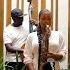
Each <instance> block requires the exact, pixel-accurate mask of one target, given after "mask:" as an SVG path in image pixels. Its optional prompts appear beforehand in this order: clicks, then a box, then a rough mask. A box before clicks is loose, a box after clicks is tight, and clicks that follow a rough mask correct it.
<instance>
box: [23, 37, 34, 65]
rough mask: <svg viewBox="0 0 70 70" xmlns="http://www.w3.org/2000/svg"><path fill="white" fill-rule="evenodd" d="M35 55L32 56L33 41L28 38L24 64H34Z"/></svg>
mask: <svg viewBox="0 0 70 70" xmlns="http://www.w3.org/2000/svg"><path fill="white" fill-rule="evenodd" d="M32 59H33V55H32V39H31V37H30V36H28V38H27V41H26V44H25V48H24V63H25V64H28V63H32Z"/></svg>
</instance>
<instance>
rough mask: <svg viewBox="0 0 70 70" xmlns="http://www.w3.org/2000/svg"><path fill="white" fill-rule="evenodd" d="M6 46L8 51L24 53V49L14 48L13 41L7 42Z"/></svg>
mask: <svg viewBox="0 0 70 70" xmlns="http://www.w3.org/2000/svg"><path fill="white" fill-rule="evenodd" d="M5 47H6V49H7V51H8V52H12V53H16V51H18V53H23V49H16V48H14V47H13V46H12V43H6V44H5Z"/></svg>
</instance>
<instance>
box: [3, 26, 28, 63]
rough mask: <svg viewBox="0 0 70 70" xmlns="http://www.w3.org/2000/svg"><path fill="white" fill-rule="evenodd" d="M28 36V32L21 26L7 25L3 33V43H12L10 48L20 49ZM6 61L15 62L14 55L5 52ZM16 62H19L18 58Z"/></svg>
mask: <svg viewBox="0 0 70 70" xmlns="http://www.w3.org/2000/svg"><path fill="white" fill-rule="evenodd" d="M28 34H29V31H28V30H27V29H26V28H24V27H23V26H19V27H13V26H12V25H9V26H7V28H6V29H5V31H4V43H5V44H6V43H12V47H14V48H21V47H22V45H23V44H24V43H25V41H26V38H27V36H28ZM6 61H10V62H16V55H15V54H14V53H13V54H12V53H10V52H7V53H6ZM18 61H21V60H20V58H18Z"/></svg>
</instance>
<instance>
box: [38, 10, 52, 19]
mask: <svg viewBox="0 0 70 70" xmlns="http://www.w3.org/2000/svg"><path fill="white" fill-rule="evenodd" d="M45 12H46V13H47V15H48V17H49V18H50V19H51V17H52V13H51V12H50V11H49V10H47V9H44V10H41V11H40V12H39V19H40V17H41V15H42V14H43V13H45Z"/></svg>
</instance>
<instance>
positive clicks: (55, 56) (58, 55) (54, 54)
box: [47, 52, 63, 61]
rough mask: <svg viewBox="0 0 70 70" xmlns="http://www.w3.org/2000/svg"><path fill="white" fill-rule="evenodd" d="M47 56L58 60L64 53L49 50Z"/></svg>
mask: <svg viewBox="0 0 70 70" xmlns="http://www.w3.org/2000/svg"><path fill="white" fill-rule="evenodd" d="M47 58H53V59H54V60H57V61H58V60H61V59H62V58H63V55H62V54H59V53H52V52H48V54H47Z"/></svg>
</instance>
